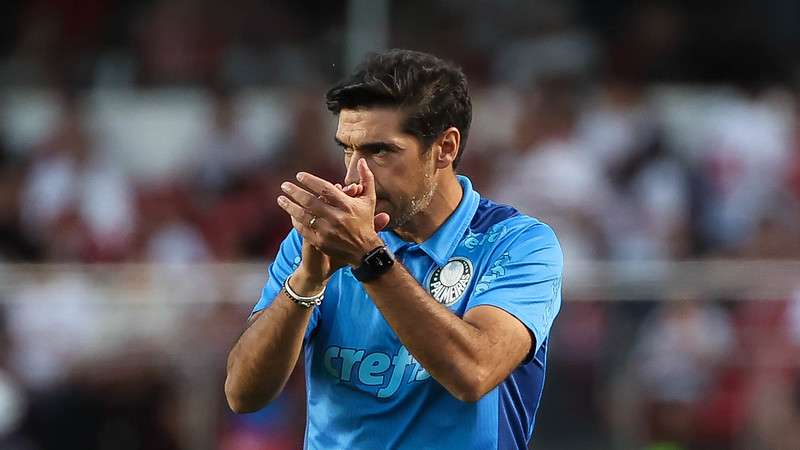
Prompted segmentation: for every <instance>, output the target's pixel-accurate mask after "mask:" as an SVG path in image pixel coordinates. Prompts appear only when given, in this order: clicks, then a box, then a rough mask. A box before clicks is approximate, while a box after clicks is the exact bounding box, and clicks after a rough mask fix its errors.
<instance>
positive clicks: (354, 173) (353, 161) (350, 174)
mask: <svg viewBox="0 0 800 450" xmlns="http://www.w3.org/2000/svg"><path fill="white" fill-rule="evenodd" d="M360 158H361V156H360V155H359V154H358V152H357V151H356V152H353V154H352V155H350V161H348V164H347V174H346V175H345V176H344V185H345V186H347V185H349V184H350V183H358V181H359V179H360V178H359V176H358V160H359V159H360Z"/></svg>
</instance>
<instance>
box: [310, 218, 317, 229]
mask: <svg viewBox="0 0 800 450" xmlns="http://www.w3.org/2000/svg"><path fill="white" fill-rule="evenodd" d="M316 223H317V216H311V220H309V221H308V227H309V228H314V225H315V224H316Z"/></svg>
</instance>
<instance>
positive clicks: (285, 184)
mask: <svg viewBox="0 0 800 450" xmlns="http://www.w3.org/2000/svg"><path fill="white" fill-rule="evenodd" d="M281 189H283V190H284V191H285V190H287V189H289V183H281Z"/></svg>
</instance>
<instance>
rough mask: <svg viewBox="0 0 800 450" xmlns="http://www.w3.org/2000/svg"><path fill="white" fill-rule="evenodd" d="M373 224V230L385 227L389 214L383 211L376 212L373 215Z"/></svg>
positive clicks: (387, 223)
mask: <svg viewBox="0 0 800 450" xmlns="http://www.w3.org/2000/svg"><path fill="white" fill-rule="evenodd" d="M373 221H374V224H375V231H376V232H378V231H381V230H383V229H384V228H386V225H389V214H386V213H385V212H382V213H378V214H376V215H375V219H373Z"/></svg>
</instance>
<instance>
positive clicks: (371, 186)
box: [358, 158, 375, 199]
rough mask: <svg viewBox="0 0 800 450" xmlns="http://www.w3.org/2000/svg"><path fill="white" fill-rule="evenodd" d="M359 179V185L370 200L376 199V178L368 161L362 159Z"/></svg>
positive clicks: (360, 160) (359, 164)
mask: <svg viewBox="0 0 800 450" xmlns="http://www.w3.org/2000/svg"><path fill="white" fill-rule="evenodd" d="M358 178H359V184H360V185H361V186H362V188H363V189H364V190H363V193H364V195H366V196H367V197H369V198H372V199H374V198H375V176H374V175H373V174H372V171H371V170H369V166H368V165H367V160H366V159H364V158H361V159H359V160H358Z"/></svg>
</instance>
